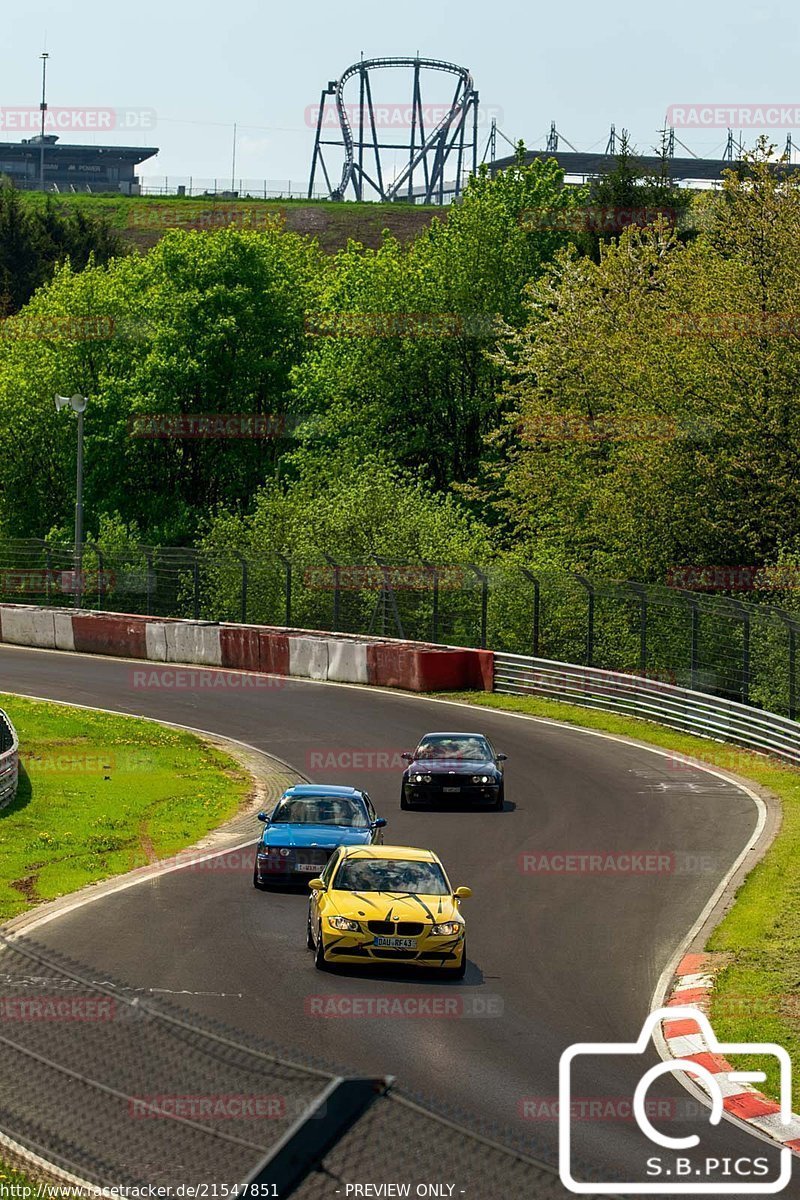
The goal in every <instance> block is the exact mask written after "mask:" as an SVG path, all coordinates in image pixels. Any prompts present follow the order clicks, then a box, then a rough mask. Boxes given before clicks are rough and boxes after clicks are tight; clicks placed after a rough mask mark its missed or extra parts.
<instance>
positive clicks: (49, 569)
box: [44, 550, 53, 605]
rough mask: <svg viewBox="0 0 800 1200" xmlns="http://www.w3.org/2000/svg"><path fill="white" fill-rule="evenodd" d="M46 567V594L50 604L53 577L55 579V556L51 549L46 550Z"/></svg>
mask: <svg viewBox="0 0 800 1200" xmlns="http://www.w3.org/2000/svg"><path fill="white" fill-rule="evenodd" d="M44 569H45V580H44V588H45V596H46V598H47V603H48V605H49V604H50V588H51V586H52V579H53V556H52V554H51V553H50V551H49V550H45V552H44Z"/></svg>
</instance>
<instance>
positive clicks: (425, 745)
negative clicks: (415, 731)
mask: <svg viewBox="0 0 800 1200" xmlns="http://www.w3.org/2000/svg"><path fill="white" fill-rule="evenodd" d="M491 757H492V752H491V750H490V749H489V743H488V742H487V741H486V738H483V737H480V736H477V735H476V736H475V737H426V738H423V739H422V741H421V742H420V744H419V745H418V746H417V749H416V751H415V753H414V758H416V759H429V760H431V759H443V758H450V759H453V758H457V759H461V760H462V761H463V762H486V761H487V759H490V758H491Z"/></svg>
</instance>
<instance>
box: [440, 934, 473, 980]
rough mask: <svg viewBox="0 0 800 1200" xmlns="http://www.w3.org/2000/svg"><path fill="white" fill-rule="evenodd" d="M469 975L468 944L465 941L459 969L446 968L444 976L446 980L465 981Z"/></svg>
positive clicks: (443, 972)
mask: <svg viewBox="0 0 800 1200" xmlns="http://www.w3.org/2000/svg"><path fill="white" fill-rule="evenodd" d="M466 973H467V942H466V939H464V949H463V952H462V954H461V962H460V963H459V964H458V966H457V967H445V969H444V970H443V971H442V974H443V975H444V976H445V978H446V979H463V978H464V976H465V975H466Z"/></svg>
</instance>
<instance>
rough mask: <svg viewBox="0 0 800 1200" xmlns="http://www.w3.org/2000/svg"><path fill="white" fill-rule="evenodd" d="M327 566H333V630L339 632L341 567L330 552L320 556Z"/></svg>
mask: <svg viewBox="0 0 800 1200" xmlns="http://www.w3.org/2000/svg"><path fill="white" fill-rule="evenodd" d="M322 557H323V558H324V559H325V561H326V562H327V563H328V565H329V566H331V567H333V632H334V633H340V632H341V630H340V629H339V617H340V615H341V609H342V590H341V589H342V575H341V568H340V566H339V564H338V563H337V562H336V560H335V559H334V558H331V556H330V554H323V556H322Z"/></svg>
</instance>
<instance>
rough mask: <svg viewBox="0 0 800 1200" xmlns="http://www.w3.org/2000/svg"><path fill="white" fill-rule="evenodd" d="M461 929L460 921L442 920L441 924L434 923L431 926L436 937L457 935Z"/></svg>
mask: <svg viewBox="0 0 800 1200" xmlns="http://www.w3.org/2000/svg"><path fill="white" fill-rule="evenodd" d="M460 929H461V922H460V921H442V923H441V925H434V926H433V927H432V928H431V933H432V934H433V936H434V937H455V936H456V934H457V933H458V932H459V930H460Z"/></svg>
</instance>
